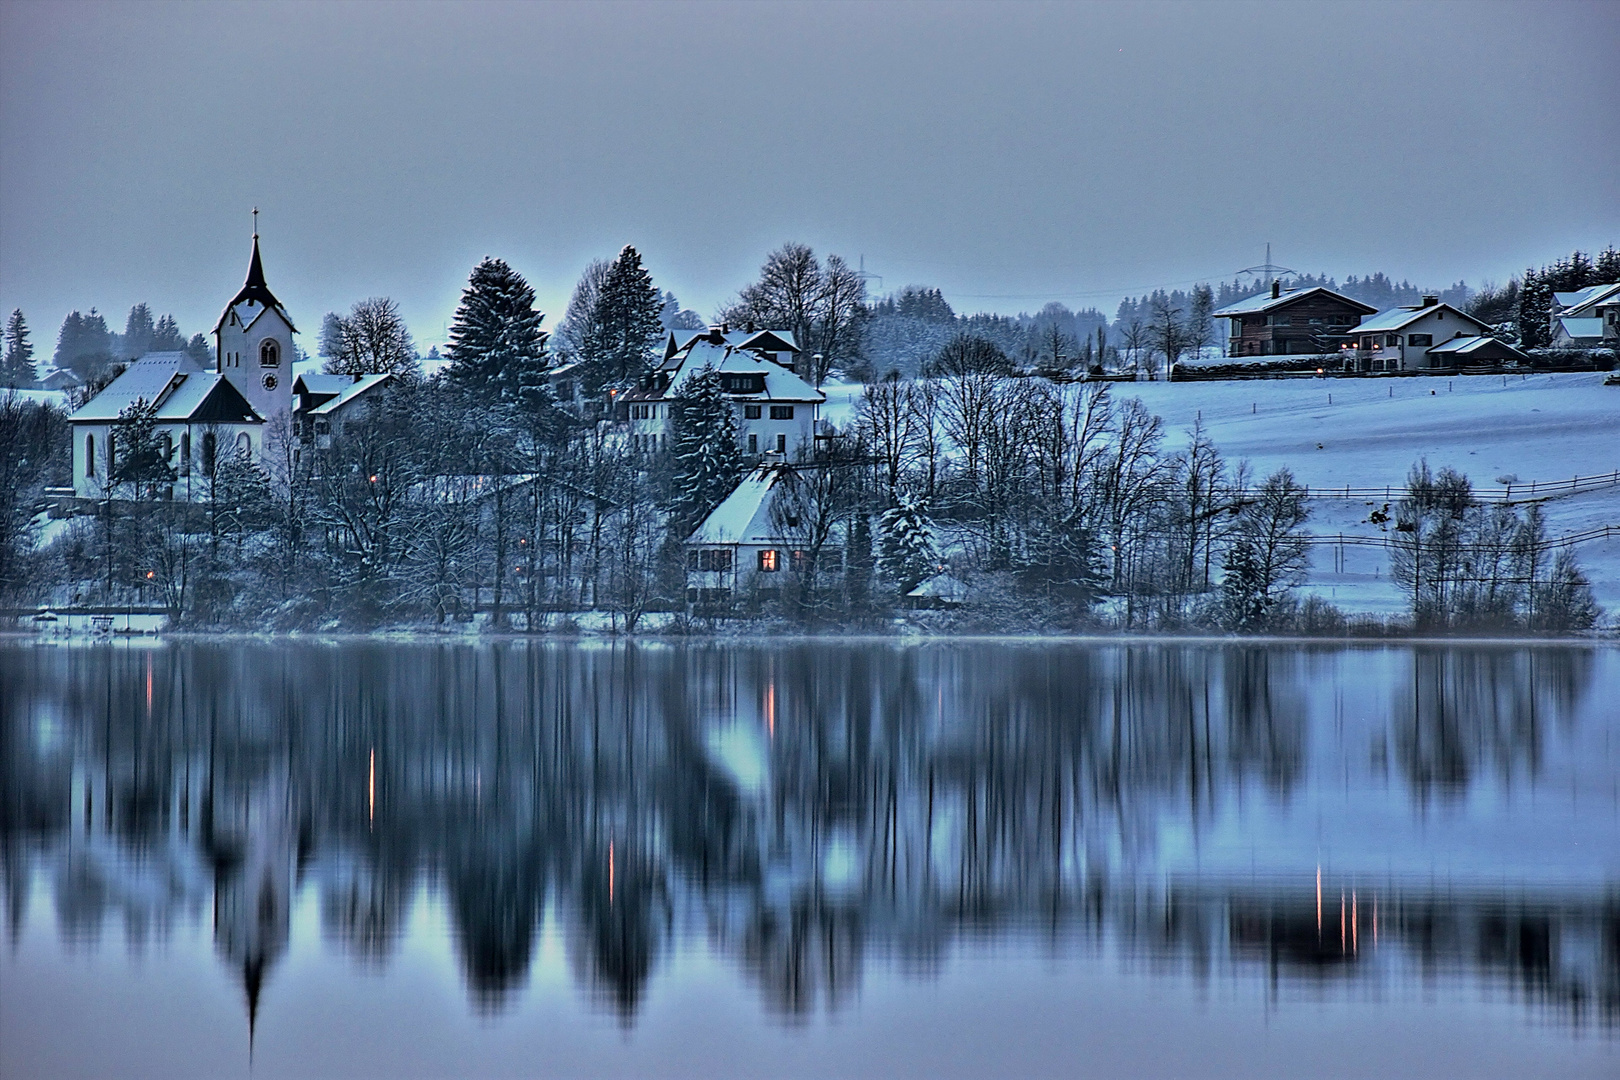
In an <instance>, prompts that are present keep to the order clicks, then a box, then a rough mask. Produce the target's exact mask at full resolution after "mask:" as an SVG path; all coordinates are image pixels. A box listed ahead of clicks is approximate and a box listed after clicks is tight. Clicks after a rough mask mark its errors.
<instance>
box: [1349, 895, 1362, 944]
mask: <svg viewBox="0 0 1620 1080" xmlns="http://www.w3.org/2000/svg"><path fill="white" fill-rule="evenodd" d="M1360 929H1361V926H1360V920H1359V919H1358V918H1357V917H1356V894H1355V893H1353V892H1352V893H1351V894H1350V951H1351V952H1360V951H1361V935H1360V933H1358V931H1359V930H1360Z"/></svg>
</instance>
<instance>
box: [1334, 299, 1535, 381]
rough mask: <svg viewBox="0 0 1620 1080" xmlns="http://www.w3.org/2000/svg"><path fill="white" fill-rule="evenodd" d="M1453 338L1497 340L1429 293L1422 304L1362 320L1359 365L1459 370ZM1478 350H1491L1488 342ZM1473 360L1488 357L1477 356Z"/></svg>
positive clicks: (1375, 368) (1475, 321)
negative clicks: (1488, 347) (1488, 348)
mask: <svg viewBox="0 0 1620 1080" xmlns="http://www.w3.org/2000/svg"><path fill="white" fill-rule="evenodd" d="M1454 338H1489V339H1490V340H1491V341H1495V340H1496V339H1495V338H1492V337H1491V328H1490V327H1489V326H1487V325H1485V324H1484V323H1482V322H1480V321H1479V320H1478V319H1476V318H1474V317H1473V316H1472V315H1469V314H1467V313H1466V312H1463V311H1459V310H1458V309H1456V308H1454V307H1452V306H1451V305H1450V304H1442V303H1441V302H1440V299H1439V298H1438V297H1435V296H1425V297H1424V298H1423V302H1422V303H1421V304H1408V305H1403V306H1401V307H1393V308H1390V309H1389V310H1388V311H1380V312H1379V313H1378V314H1377V315H1374V316H1373V317H1372V318H1370V319H1366V320H1363V321H1362V323H1361V325H1359V326H1357V327H1356V345H1357V348H1356V363H1357V364H1358V365H1359V367H1360V370H1362V371H1437V370H1440V371H1449V370H1455V369H1456V367H1457V353H1456V351H1455V350H1456V349H1457V347H1458V346H1451V347H1450V349H1448V348H1447V345H1448V343H1450V342H1451V341H1452V340H1453V339H1454ZM1497 344H1498V345H1500V344H1501V343H1500V342H1498V343H1497ZM1436 346H1440V348H1438V349H1437V348H1436ZM1473 348H1474V349H1475V351H1476V352H1484V351H1489V350H1487V346H1485V345H1484V343H1483V342H1481V343H1479V344H1477V345H1474V346H1473ZM1490 350H1495V347H1494V346H1492V347H1490ZM1513 352H1517V350H1513ZM1522 355H1523V354H1519V356H1520V357H1522ZM1474 359H1475V360H1476V361H1482V360H1486V359H1488V358H1487V357H1485V356H1483V355H1478V356H1475V357H1474Z"/></svg>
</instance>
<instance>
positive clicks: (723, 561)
mask: <svg viewBox="0 0 1620 1080" xmlns="http://www.w3.org/2000/svg"><path fill="white" fill-rule="evenodd" d="M686 568H687V569H688V570H697V571H699V572H701V573H706V574H716V573H719V574H723V573H725V572H726V571H728V570H730V569H731V549H730V548H700V549H699V550H697V551H694V552H692V553H691V554H690V555H689V556H688V557H687V560H686Z"/></svg>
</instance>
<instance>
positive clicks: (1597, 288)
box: [1553, 281, 1620, 318]
mask: <svg viewBox="0 0 1620 1080" xmlns="http://www.w3.org/2000/svg"><path fill="white" fill-rule="evenodd" d="M1553 299H1554V300H1555V301H1557V303H1558V307H1559V310H1560V312H1561V313H1562V314H1564V315H1568V316H1570V317H1571V318H1582V317H1583V316H1584V314H1585V311H1584V309H1586V308H1591V307H1595V306H1597V305H1598V304H1601V303H1603V302H1604V301H1605V300H1620V281H1611V282H1609V283H1608V284H1606V285H1588V286H1587V287H1586V288H1584V289H1577V290H1576V291H1574V292H1555V293H1553Z"/></svg>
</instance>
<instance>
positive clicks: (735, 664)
mask: <svg viewBox="0 0 1620 1080" xmlns="http://www.w3.org/2000/svg"><path fill="white" fill-rule="evenodd" d="M1617 728H1620V650H1616V649H1614V648H1612V647H1604V646H1590V647H1588V646H1583V645H1521V644H1501V645H1478V644H1457V645H1445V644H1405V643H1402V644H1377V645H1365V646H1359V645H1358V646H1340V645H1315V644H1243V643H1228V642H1211V641H1202V642H1197V641H1189V642H1180V641H1164V642H1123V641H1106V640H1105V641H1072V642H1070V641H1064V642H1052V641H951V642H925V643H900V642H896V641H891V640H850V641H809V640H793V639H785V640H773V641H766V642H763V643H760V644H737V643H716V642H699V643H692V644H660V643H639V644H626V643H592V642H582V643H553V642H524V641H516V642H494V643H484V644H438V643H421V642H417V641H398V642H395V641H376V640H364V641H361V640H331V641H324V640H312V641H300V642H296V643H288V642H270V641H261V640H234V641H207V642H190V641H178V640H177V641H156V640H150V639H148V640H142V641H129V642H117V643H111V644H88V643H86V644H82V645H71V644H34V643H29V642H22V641H18V642H15V643H12V644H8V645H4V646H0V871H3V884H4V890H3V891H4V896H3V899H0V903H3V915H4V920H5V934H6V936H5V941H4V943H3V945H0V1075H4V1076H7V1077H34V1076H51V1077H57V1076H120V1077H144V1076H152V1077H181V1076H199V1077H203V1076H206V1077H224V1076H247V1075H249V1074H250V1073H251V1074H252V1075H253V1076H256V1077H278V1076H520V1075H521V1076H694V1077H709V1076H730V1075H744V1076H790V1075H827V1076H858V1075H874V1076H893V1075H900V1074H905V1075H919V1076H923V1075H926V1076H934V1075H964V1076H997V1075H1018V1076H1072V1075H1082V1074H1083V1075H1087V1076H1104V1077H1106V1076H1143V1077H1146V1076H1185V1075H1199V1076H1263V1077H1269V1076H1277V1077H1281V1076H1299V1075H1312V1076H1336V1075H1344V1076H1372V1075H1376V1076H1381V1077H1387V1076H1431V1077H1432V1076H1473V1077H1485V1076H1527V1075H1560V1076H1566V1075H1567V1076H1582V1075H1590V1076H1614V1075H1616V1074H1617V1073H1620V744H1617V739H1616V734H1617Z"/></svg>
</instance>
